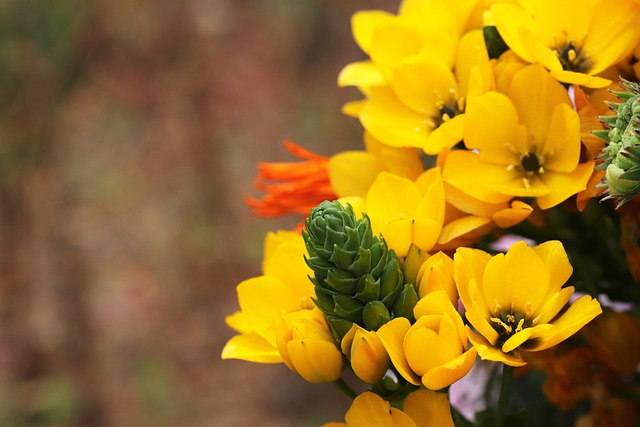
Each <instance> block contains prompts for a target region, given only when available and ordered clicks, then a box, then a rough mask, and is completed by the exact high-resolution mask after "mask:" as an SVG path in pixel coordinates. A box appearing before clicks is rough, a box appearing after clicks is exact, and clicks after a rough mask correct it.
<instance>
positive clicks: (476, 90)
mask: <svg viewBox="0 0 640 427" xmlns="http://www.w3.org/2000/svg"><path fill="white" fill-rule="evenodd" d="M474 69H475V70H476V71H474V72H472V70H474ZM456 77H457V78H458V82H459V85H460V94H461V95H464V96H467V97H472V96H477V95H480V94H481V93H484V92H486V91H488V90H489V89H490V88H491V83H492V81H493V70H492V67H491V63H490V62H489V54H488V53H487V48H486V44H485V41H484V35H483V33H482V30H474V31H470V32H468V33H467V34H465V35H464V36H462V38H461V39H460V44H459V46H458V57H457V60H456ZM470 89H471V90H470Z"/></svg>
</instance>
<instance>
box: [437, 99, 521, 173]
mask: <svg viewBox="0 0 640 427" xmlns="http://www.w3.org/2000/svg"><path fill="white" fill-rule="evenodd" d="M464 126H465V127H464V142H465V145H466V146H467V147H468V148H469V149H471V150H473V149H479V150H480V152H481V153H482V157H483V159H485V161H488V162H492V163H495V164H498V165H505V166H506V165H509V164H511V163H513V162H514V160H518V158H517V156H516V154H514V153H516V152H526V151H525V150H524V148H525V147H518V146H516V147H514V149H513V150H510V149H509V148H508V147H510V146H513V145H514V143H517V140H514V136H515V135H516V134H517V132H518V131H517V126H518V113H517V112H516V109H515V108H514V106H513V104H512V102H511V100H510V99H509V98H507V97H506V96H505V95H503V94H501V93H497V92H487V93H485V94H484V95H480V96H478V97H475V98H473V99H471V100H469V105H468V106H467V111H466V114H465V123H464ZM454 153H455V152H454ZM454 153H451V154H454ZM447 160H449V159H448V158H447Z"/></svg>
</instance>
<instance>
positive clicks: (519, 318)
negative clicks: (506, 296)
mask: <svg viewBox="0 0 640 427" xmlns="http://www.w3.org/2000/svg"><path fill="white" fill-rule="evenodd" d="M517 299H518V298H517V296H516V297H514V298H513V301H512V303H511V309H510V310H504V309H503V308H502V307H501V306H500V304H499V303H498V302H497V301H496V308H495V310H494V311H493V314H494V317H491V318H490V319H489V320H491V323H492V325H491V326H492V327H493V329H494V330H495V331H496V332H497V333H498V340H497V341H496V343H495V344H494V345H495V346H496V347H499V348H501V347H502V345H503V344H504V343H505V342H507V340H508V339H509V338H511V337H512V336H514V335H515V334H517V333H518V332H520V331H522V330H523V329H525V328H530V327H532V326H534V325H535V324H536V323H538V320H539V319H540V316H542V314H540V315H539V316H536V318H535V319H531V318H530V317H531V314H532V313H531V312H532V307H531V303H529V302H527V303H526V304H525V310H524V313H521V312H519V311H518V310H516V307H515V306H516V302H517Z"/></svg>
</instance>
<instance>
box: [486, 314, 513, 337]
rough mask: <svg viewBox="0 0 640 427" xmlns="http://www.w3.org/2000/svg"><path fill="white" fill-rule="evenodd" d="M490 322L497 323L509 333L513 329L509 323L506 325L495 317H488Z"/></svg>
mask: <svg viewBox="0 0 640 427" xmlns="http://www.w3.org/2000/svg"><path fill="white" fill-rule="evenodd" d="M490 320H491V321H492V322H494V323H497V324H498V325H500V326H502V327H503V328H504V330H505V331H506V332H507V333H508V334H510V333H511V332H512V331H513V328H512V327H511V326H509V325H507V324H506V323H504V322H503V321H502V320H500V319H498V318H497V317H492V318H491V319H490Z"/></svg>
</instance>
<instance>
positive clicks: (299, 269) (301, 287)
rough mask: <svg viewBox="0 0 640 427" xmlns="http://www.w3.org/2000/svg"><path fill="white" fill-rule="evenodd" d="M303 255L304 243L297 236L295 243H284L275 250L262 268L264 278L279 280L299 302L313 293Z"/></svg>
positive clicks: (309, 270) (308, 270)
mask: <svg viewBox="0 0 640 427" xmlns="http://www.w3.org/2000/svg"><path fill="white" fill-rule="evenodd" d="M305 253H306V250H305V247H304V241H303V240H302V236H301V235H298V236H297V239H296V240H295V241H288V242H285V243H283V244H281V245H279V246H278V247H277V248H275V250H274V251H273V253H272V254H271V255H270V256H269V257H268V258H267V259H265V261H264V263H263V267H262V268H263V271H264V275H265V276H269V277H275V278H277V279H279V280H280V281H281V282H282V283H284V284H285V285H286V286H287V287H288V288H289V293H291V294H292V295H293V297H294V298H297V299H298V300H299V301H302V300H305V299H307V298H308V297H309V296H311V295H313V293H314V291H313V284H312V283H311V281H310V280H309V279H308V276H309V274H310V273H311V269H310V268H309V267H308V266H307V264H306V263H305V262H304V256H303V255H304V254H305Z"/></svg>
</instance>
